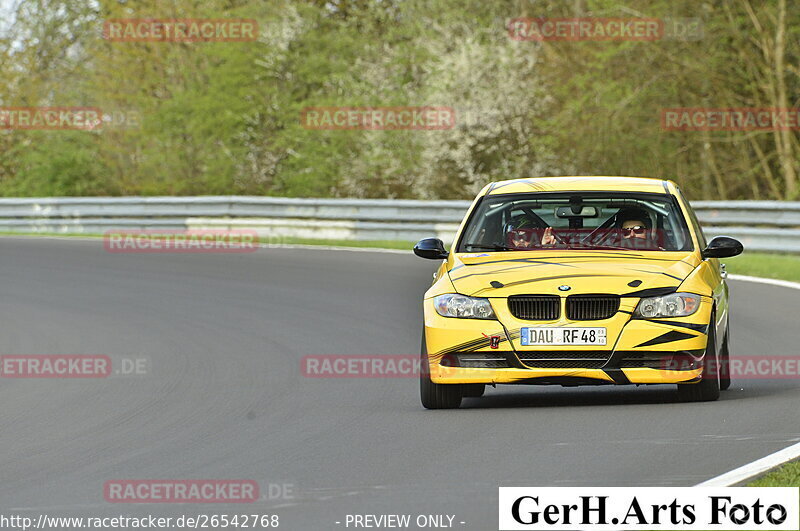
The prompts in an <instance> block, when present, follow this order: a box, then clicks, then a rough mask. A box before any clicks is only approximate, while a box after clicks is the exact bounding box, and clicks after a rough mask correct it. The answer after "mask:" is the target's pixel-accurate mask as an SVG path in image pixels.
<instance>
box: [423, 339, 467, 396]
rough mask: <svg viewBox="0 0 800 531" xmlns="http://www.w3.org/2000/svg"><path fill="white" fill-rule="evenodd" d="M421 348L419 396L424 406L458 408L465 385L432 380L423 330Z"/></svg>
mask: <svg viewBox="0 0 800 531" xmlns="http://www.w3.org/2000/svg"><path fill="white" fill-rule="evenodd" d="M420 350H421V352H420V366H419V397H420V401H421V402H422V407H424V408H425V409H456V408H458V407H459V406H460V405H461V398H462V396H463V389H462V388H463V386H462V385H460V384H437V383H433V382H432V381H431V370H430V366H429V365H428V348H427V346H426V345H425V332H422V348H421V349H420Z"/></svg>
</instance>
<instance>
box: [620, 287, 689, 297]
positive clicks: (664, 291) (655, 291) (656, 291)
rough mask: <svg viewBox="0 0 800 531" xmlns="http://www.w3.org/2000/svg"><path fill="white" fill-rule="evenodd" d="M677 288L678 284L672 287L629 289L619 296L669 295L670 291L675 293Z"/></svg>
mask: <svg viewBox="0 0 800 531" xmlns="http://www.w3.org/2000/svg"><path fill="white" fill-rule="evenodd" d="M677 289H678V286H674V287H663V288H647V289H640V290H639V291H631V292H630V293H623V294H622V295H620V297H642V298H643V297H661V296H663V295H669V294H670V293H675V291H676V290H677Z"/></svg>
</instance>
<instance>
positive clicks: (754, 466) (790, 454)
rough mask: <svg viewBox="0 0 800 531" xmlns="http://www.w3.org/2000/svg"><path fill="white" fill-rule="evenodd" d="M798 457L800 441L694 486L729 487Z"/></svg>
mask: <svg viewBox="0 0 800 531" xmlns="http://www.w3.org/2000/svg"><path fill="white" fill-rule="evenodd" d="M728 278H729V279H730V280H743V281H745V282H757V283H759V284H770V285H772V286H780V287H783V288H791V289H800V283H799V282H789V281H788V280H777V279H774V278H761V277H751V276H749V275H728ZM799 457H800V443H796V444H793V445H791V446H789V447H787V448H784V449H783V450H778V451H777V452H775V453H773V454H770V455H768V456H766V457H762V458H761V459H757V460H755V461H753V462H751V463H747V464H745V465H742V466H740V467H739V468H734V469H733V470H731V471H730V472H725V473H724V474H721V475H719V476H717V477H714V478H711V479H709V480H706V481H704V482H702V483H698V484H697V485H695V487H730V486H732V485H736V484H738V483H741V482H743V481H746V480H748V479H751V478H753V477H755V476H758V475H761V474H763V473H765V472H768V471H769V470H772V469H773V468H776V467H778V466H780V465H782V464H784V463H787V462H789V461H793V460H795V459H797V458H799Z"/></svg>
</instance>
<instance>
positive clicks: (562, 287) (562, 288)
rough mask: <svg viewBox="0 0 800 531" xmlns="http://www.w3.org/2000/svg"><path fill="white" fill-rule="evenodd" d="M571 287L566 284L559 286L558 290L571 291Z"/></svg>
mask: <svg viewBox="0 0 800 531" xmlns="http://www.w3.org/2000/svg"><path fill="white" fill-rule="evenodd" d="M571 289H572V288H570V287H569V286H566V285H564V286H559V287H558V291H569V290H571Z"/></svg>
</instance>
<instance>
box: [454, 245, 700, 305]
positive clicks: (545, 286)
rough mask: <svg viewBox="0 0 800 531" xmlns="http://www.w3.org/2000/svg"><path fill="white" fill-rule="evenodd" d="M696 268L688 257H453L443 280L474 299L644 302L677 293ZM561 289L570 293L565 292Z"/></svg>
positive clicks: (672, 254)
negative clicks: (596, 297)
mask: <svg viewBox="0 0 800 531" xmlns="http://www.w3.org/2000/svg"><path fill="white" fill-rule="evenodd" d="M698 264H699V261H698V260H697V258H696V257H695V255H694V253H691V252H663V251H658V252H630V251H619V252H615V251H562V252H561V253H553V252H547V251H541V252H540V251H512V252H500V253H457V254H455V255H453V258H452V266H451V267H450V269H449V270H448V275H449V276H450V280H451V281H452V283H453V285H454V286H455V288H456V291H457V292H458V293H463V294H465V295H471V296H475V297H508V296H509V295H520V294H556V295H575V294H582V293H613V294H619V295H628V296H646V294H647V293H648V292H650V291H655V292H657V291H659V289H661V290H663V289H664V288H676V287H678V286H679V285H680V284H681V282H683V280H684V279H685V278H686V277H687V276H688V275H689V273H691V272H692V270H694V268H695V267H697V265H698ZM566 286H569V290H564V288H563V287H566ZM559 287H562V289H559Z"/></svg>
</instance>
